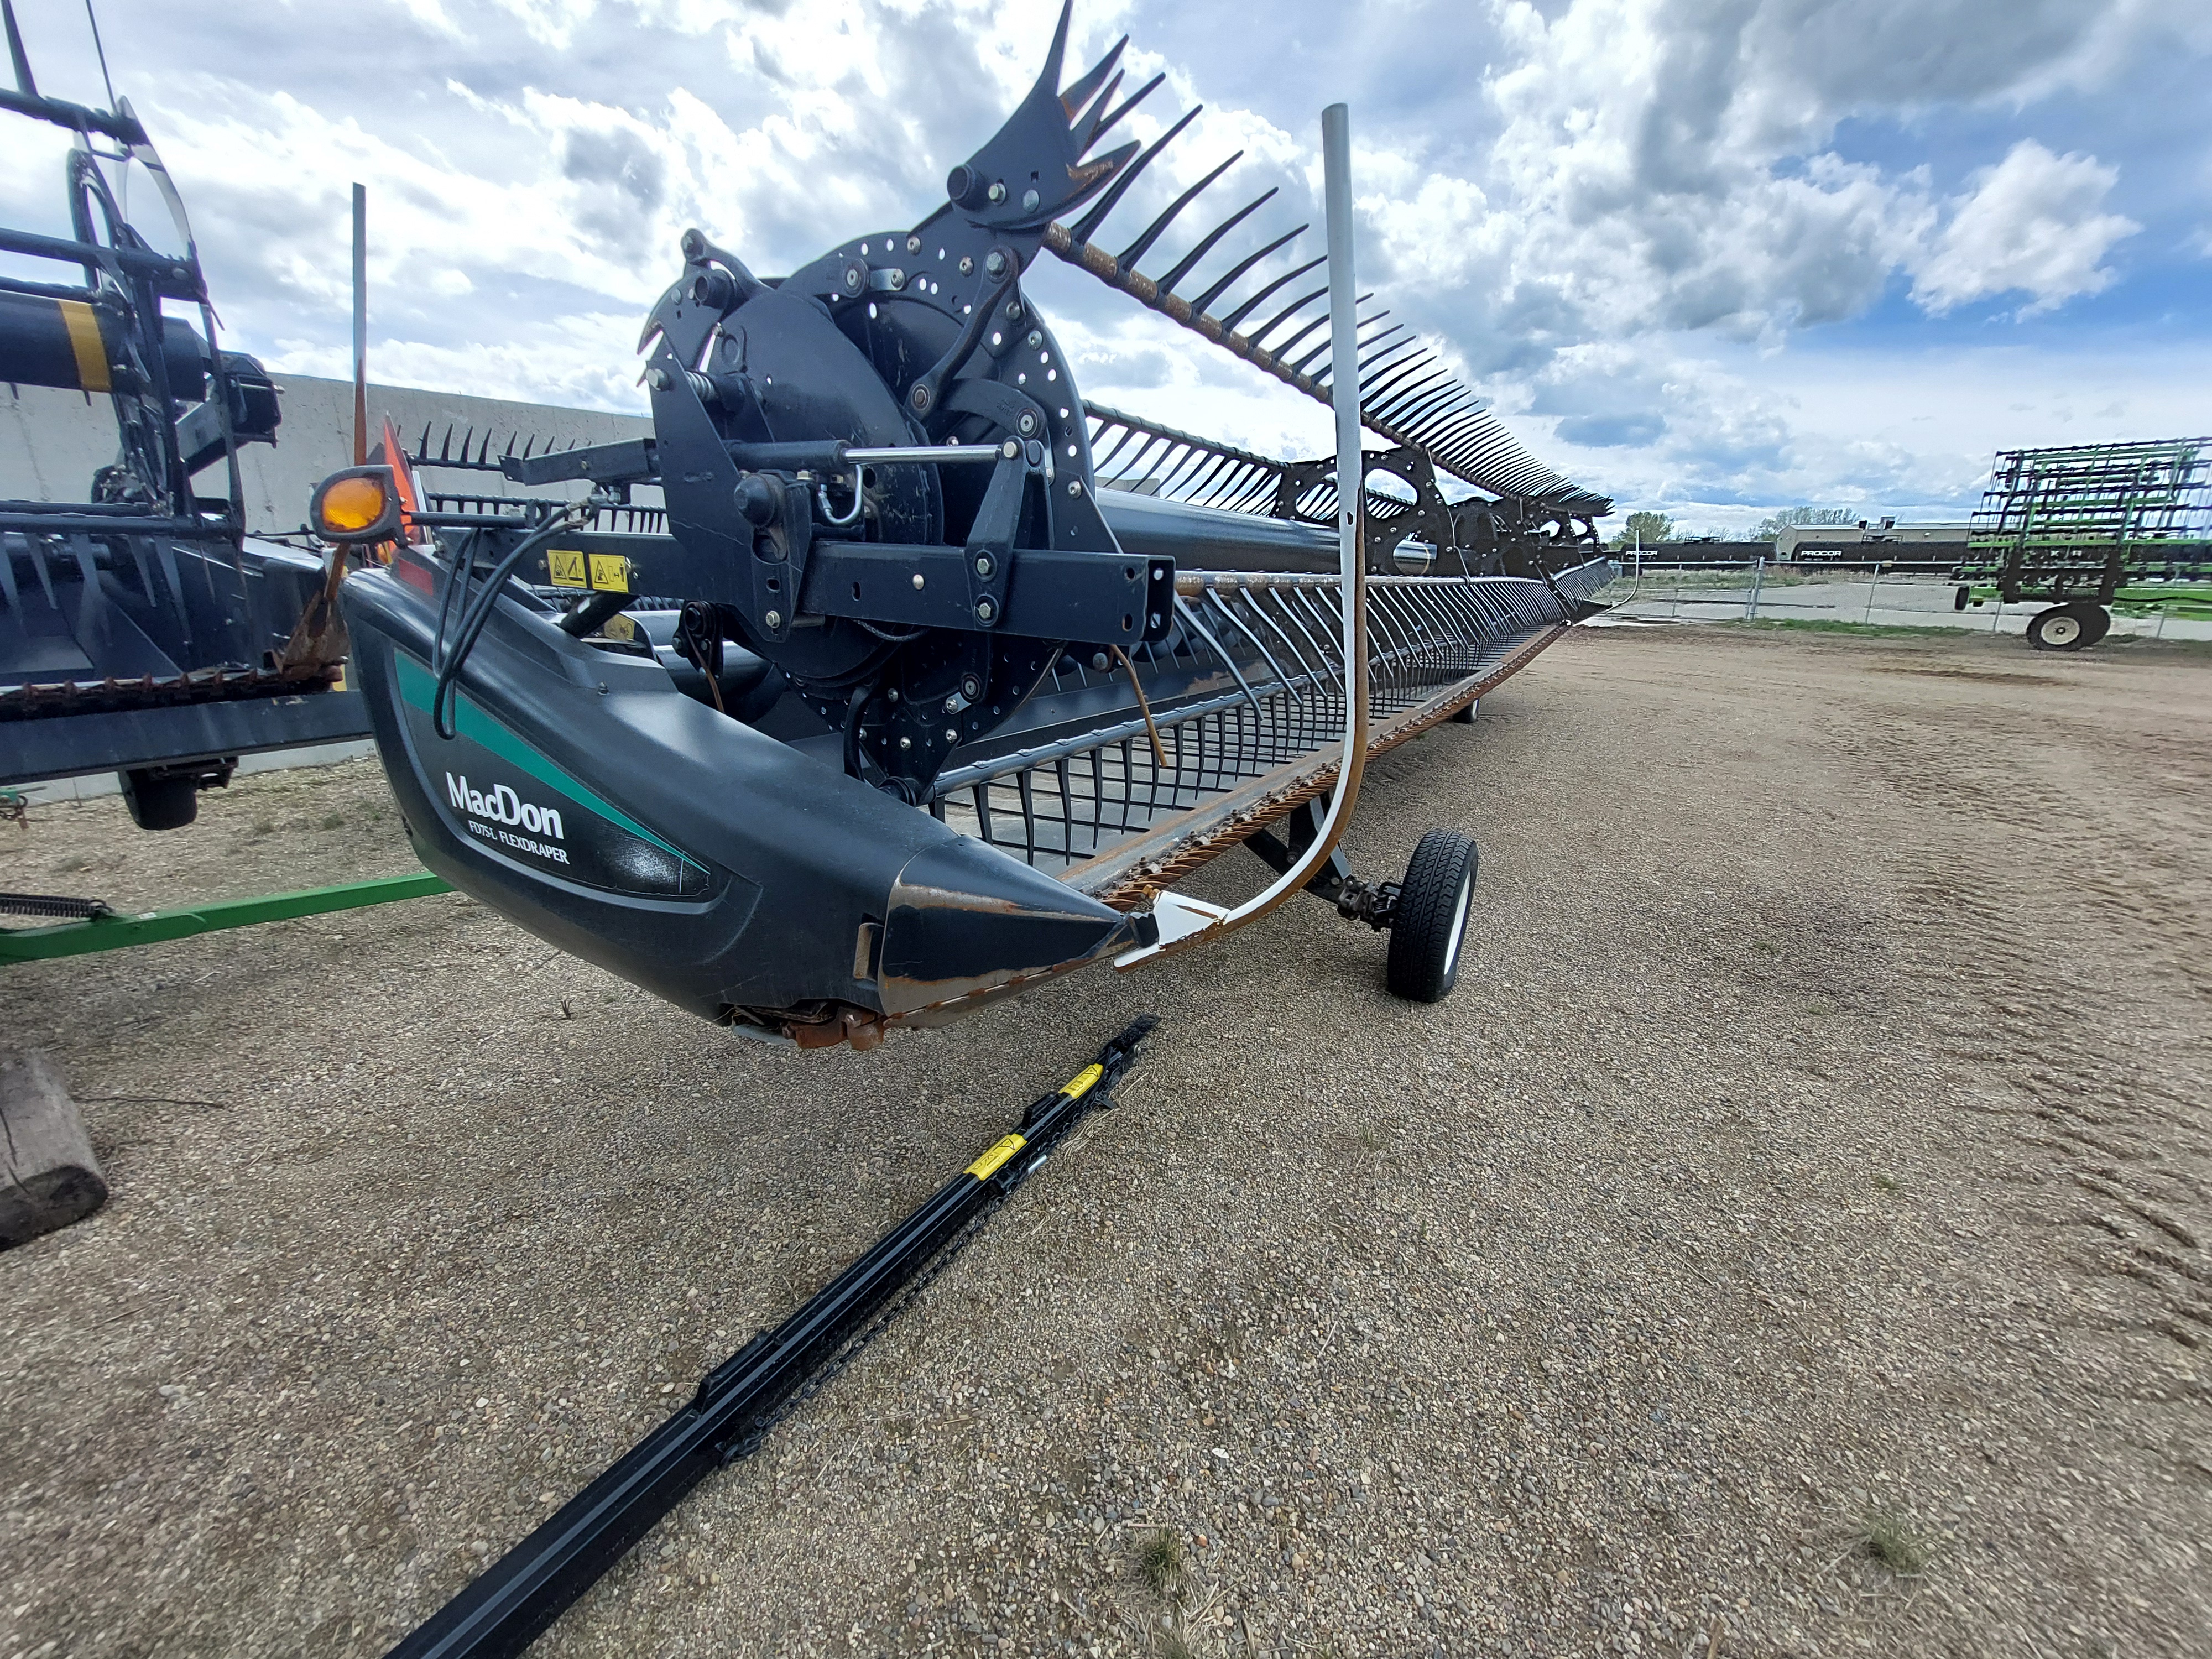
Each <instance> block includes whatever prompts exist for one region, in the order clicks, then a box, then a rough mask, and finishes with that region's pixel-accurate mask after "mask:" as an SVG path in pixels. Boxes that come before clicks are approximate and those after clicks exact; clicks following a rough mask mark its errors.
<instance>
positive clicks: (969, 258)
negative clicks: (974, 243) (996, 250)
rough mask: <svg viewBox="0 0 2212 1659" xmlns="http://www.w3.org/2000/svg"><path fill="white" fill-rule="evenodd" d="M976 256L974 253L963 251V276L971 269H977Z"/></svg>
mask: <svg viewBox="0 0 2212 1659" xmlns="http://www.w3.org/2000/svg"><path fill="white" fill-rule="evenodd" d="M971 270H975V256H974V255H973V254H969V253H963V254H962V255H961V256H960V274H961V275H962V276H966V275H967V274H968V273H969V271H971Z"/></svg>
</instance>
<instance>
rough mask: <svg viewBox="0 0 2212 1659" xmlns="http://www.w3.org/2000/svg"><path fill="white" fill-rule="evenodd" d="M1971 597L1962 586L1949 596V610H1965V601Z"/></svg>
mask: <svg viewBox="0 0 2212 1659" xmlns="http://www.w3.org/2000/svg"><path fill="white" fill-rule="evenodd" d="M1970 598H1972V594H1971V593H1970V592H1968V591H1967V590H1966V588H1965V587H1963V586H1962V587H1959V588H1957V589H1955V590H1954V591H1953V592H1952V594H1951V609H1952V610H1954V611H1964V610H1965V609H1966V601H1967V600H1968V599H1970Z"/></svg>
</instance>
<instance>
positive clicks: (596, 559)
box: [592, 553, 629, 593]
mask: <svg viewBox="0 0 2212 1659" xmlns="http://www.w3.org/2000/svg"><path fill="white" fill-rule="evenodd" d="M592 586H593V587H596V588H597V589H599V592H602V593H627V592H629V560H628V559H625V558H624V557H623V556H622V555H621V554H619V553H594V554H592Z"/></svg>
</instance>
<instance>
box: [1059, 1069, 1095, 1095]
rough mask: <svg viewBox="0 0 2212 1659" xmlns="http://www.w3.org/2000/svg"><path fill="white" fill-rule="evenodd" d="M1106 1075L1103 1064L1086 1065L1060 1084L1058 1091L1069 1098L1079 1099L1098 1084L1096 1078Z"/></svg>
mask: <svg viewBox="0 0 2212 1659" xmlns="http://www.w3.org/2000/svg"><path fill="white" fill-rule="evenodd" d="M1105 1075H1106V1068H1105V1067H1104V1066H1085V1067H1084V1068H1083V1069H1082V1070H1081V1071H1079V1072H1078V1073H1076V1074H1075V1075H1074V1076H1073V1077H1072V1078H1070V1079H1068V1080H1067V1081H1066V1082H1065V1083H1063V1084H1061V1085H1060V1093H1062V1094H1064V1095H1066V1097H1068V1098H1069V1099H1070V1100H1080V1099H1082V1098H1083V1097H1084V1096H1085V1095H1087V1094H1089V1093H1090V1092H1091V1090H1093V1089H1095V1088H1096V1087H1097V1086H1098V1079H1100V1078H1102V1077H1104V1076H1105Z"/></svg>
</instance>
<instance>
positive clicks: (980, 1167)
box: [967, 1135, 1029, 1181]
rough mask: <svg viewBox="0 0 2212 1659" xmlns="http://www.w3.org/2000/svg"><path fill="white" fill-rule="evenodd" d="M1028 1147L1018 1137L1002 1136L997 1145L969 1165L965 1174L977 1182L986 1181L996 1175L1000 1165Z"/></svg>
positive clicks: (1026, 1143) (1026, 1142)
mask: <svg viewBox="0 0 2212 1659" xmlns="http://www.w3.org/2000/svg"><path fill="white" fill-rule="evenodd" d="M1028 1145H1029V1142H1028V1141H1026V1140H1024V1139H1022V1138H1021V1137H1020V1136H1019V1135H1006V1136H1004V1137H1003V1138H1001V1139H1000V1141H999V1143H998V1145H996V1146H994V1147H992V1148H991V1150H990V1151H989V1152H986V1153H984V1154H983V1156H982V1157H981V1158H977V1159H976V1160H975V1162H974V1163H973V1164H969V1166H968V1170H967V1173H968V1174H969V1175H971V1176H975V1179H976V1180H978V1181H988V1180H989V1179H990V1178H991V1177H992V1176H994V1175H996V1174H998V1172H999V1166H1000V1164H1004V1163H1005V1162H1006V1160H1007V1159H1008V1158H1012V1156H1013V1155H1014V1154H1015V1153H1016V1152H1019V1151H1021V1149H1022V1148H1023V1147H1024V1146H1028Z"/></svg>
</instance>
